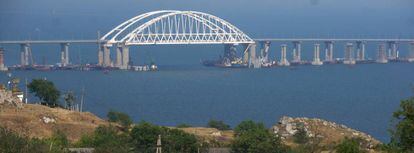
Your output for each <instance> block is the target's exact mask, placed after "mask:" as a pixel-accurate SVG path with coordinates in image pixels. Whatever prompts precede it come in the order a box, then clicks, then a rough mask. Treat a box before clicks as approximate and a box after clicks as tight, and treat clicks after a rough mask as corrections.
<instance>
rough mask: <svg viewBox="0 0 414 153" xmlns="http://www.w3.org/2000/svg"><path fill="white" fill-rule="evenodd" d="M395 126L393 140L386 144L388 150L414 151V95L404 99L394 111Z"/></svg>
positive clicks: (385, 147) (392, 133)
mask: <svg viewBox="0 0 414 153" xmlns="http://www.w3.org/2000/svg"><path fill="white" fill-rule="evenodd" d="M393 119H394V122H396V123H395V127H394V128H393V129H391V130H390V131H391V142H390V143H389V144H387V145H385V146H384V150H386V151H388V152H414V97H412V98H409V99H407V100H402V101H401V103H400V108H399V109H398V110H397V111H395V112H394V114H393Z"/></svg>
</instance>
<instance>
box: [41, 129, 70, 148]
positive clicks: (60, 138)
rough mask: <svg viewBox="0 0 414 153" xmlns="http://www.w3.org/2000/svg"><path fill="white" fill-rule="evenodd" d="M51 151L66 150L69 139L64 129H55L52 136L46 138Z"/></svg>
mask: <svg viewBox="0 0 414 153" xmlns="http://www.w3.org/2000/svg"><path fill="white" fill-rule="evenodd" d="M46 142H47V144H48V145H49V150H50V152H64V149H65V148H67V147H68V146H69V140H68V139H67V137H66V135H65V134H64V133H63V132H62V131H59V130H58V131H55V132H54V133H53V135H52V137H50V138H48V139H46Z"/></svg>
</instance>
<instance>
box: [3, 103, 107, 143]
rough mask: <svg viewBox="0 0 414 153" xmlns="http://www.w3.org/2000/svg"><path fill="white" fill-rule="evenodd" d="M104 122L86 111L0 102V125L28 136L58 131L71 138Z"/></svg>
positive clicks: (74, 139)
mask: <svg viewBox="0 0 414 153" xmlns="http://www.w3.org/2000/svg"><path fill="white" fill-rule="evenodd" d="M105 124H108V123H107V122H106V121H105V120H102V119H100V118H99V117H97V116H95V115H94V114H92V113H89V112H83V113H81V112H75V111H69V110H65V109H60V108H49V107H46V106H42V105H34V104H23V105H22V107H20V108H18V107H15V106H11V105H0V126H3V127H6V128H9V129H11V130H13V131H15V132H17V133H19V134H22V135H26V136H29V137H37V138H47V137H50V136H51V135H52V134H53V132H54V131H56V130H60V131H62V132H63V133H65V134H66V135H67V136H68V139H69V140H71V141H76V140H78V139H79V138H80V137H81V136H82V135H84V134H87V133H91V132H93V131H94V129H95V128H96V127H97V126H99V125H105Z"/></svg>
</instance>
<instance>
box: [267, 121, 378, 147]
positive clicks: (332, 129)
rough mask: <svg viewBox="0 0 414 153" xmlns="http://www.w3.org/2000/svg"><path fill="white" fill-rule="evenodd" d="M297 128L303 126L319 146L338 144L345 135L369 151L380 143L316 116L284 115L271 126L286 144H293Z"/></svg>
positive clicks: (366, 135)
mask: <svg viewBox="0 0 414 153" xmlns="http://www.w3.org/2000/svg"><path fill="white" fill-rule="evenodd" d="M299 128H303V129H304V130H305V131H306V133H307V135H308V137H309V138H310V139H313V140H315V139H317V140H318V141H319V142H318V143H319V145H320V146H328V145H333V144H338V143H340V142H341V140H343V139H344V138H346V137H347V138H356V139H360V140H361V146H362V147H363V148H365V149H366V150H368V151H370V152H373V151H374V150H373V149H374V148H375V147H376V146H377V145H379V144H381V142H380V141H378V140H376V139H375V138H373V137H371V136H370V135H368V134H366V133H363V132H360V131H357V130H354V129H351V128H349V127H347V126H345V125H342V124H337V123H334V122H330V121H326V120H323V119H318V118H306V117H302V118H292V117H286V116H285V117H282V118H280V120H279V122H278V123H277V124H276V125H274V126H273V127H272V130H273V132H274V133H276V134H278V135H279V136H280V137H281V138H282V140H283V141H284V142H285V143H286V144H288V145H291V146H292V145H295V144H294V143H293V136H294V135H295V133H296V132H297V131H298V130H299Z"/></svg>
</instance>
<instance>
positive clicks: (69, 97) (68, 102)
mask: <svg viewBox="0 0 414 153" xmlns="http://www.w3.org/2000/svg"><path fill="white" fill-rule="evenodd" d="M63 100H64V101H65V108H66V109H71V108H72V107H73V106H74V105H75V101H76V98H75V95H73V92H67V93H65V95H64V96H63Z"/></svg>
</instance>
